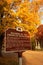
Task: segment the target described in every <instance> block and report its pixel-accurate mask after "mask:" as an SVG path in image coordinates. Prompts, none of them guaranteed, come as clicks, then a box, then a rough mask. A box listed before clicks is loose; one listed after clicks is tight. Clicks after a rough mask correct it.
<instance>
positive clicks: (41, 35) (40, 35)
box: [36, 25, 43, 48]
mask: <svg viewBox="0 0 43 65" xmlns="http://www.w3.org/2000/svg"><path fill="white" fill-rule="evenodd" d="M37 29H38V32H37V33H36V40H37V41H39V43H40V46H41V48H43V25H40V26H39V27H38V28H37Z"/></svg>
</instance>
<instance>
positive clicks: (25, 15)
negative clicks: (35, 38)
mask: <svg viewBox="0 0 43 65" xmlns="http://www.w3.org/2000/svg"><path fill="white" fill-rule="evenodd" d="M39 5H40V2H36V1H32V2H30V1H29V0H1V1H0V31H1V30H2V31H4V30H5V29H7V28H9V27H11V28H15V27H21V28H22V29H23V30H26V31H28V32H30V35H31V36H32V35H34V33H36V31H37V26H39V25H40V17H39V14H38V9H39V7H40V6H39Z"/></svg>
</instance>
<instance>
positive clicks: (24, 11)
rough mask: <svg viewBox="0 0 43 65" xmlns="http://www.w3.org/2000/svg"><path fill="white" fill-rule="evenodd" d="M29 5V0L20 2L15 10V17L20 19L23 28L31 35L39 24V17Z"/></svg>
mask: <svg viewBox="0 0 43 65" xmlns="http://www.w3.org/2000/svg"><path fill="white" fill-rule="evenodd" d="M31 6H32V5H31V3H30V2H29V1H24V3H21V4H20V6H19V8H18V10H17V17H18V18H19V19H20V20H21V24H23V27H24V28H25V30H28V31H29V32H30V34H31V36H32V35H33V34H34V33H35V32H36V30H37V26H38V25H40V19H39V16H38V12H36V11H35V12H34V10H35V8H34V9H33V10H32V8H31ZM25 24H26V25H25ZM26 27H27V28H26ZM32 33H33V34H32Z"/></svg>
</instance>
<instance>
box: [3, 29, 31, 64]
mask: <svg viewBox="0 0 43 65" xmlns="http://www.w3.org/2000/svg"><path fill="white" fill-rule="evenodd" d="M4 46H5V48H4V51H5V52H6V53H10V52H18V57H19V65H22V61H21V60H22V52H23V51H26V50H30V49H31V43H30V35H29V33H28V32H26V31H17V30H16V29H8V30H6V32H5V37H4Z"/></svg>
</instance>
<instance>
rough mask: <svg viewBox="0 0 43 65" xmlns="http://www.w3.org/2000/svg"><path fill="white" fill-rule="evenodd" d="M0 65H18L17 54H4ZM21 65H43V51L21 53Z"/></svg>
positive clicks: (0, 58)
mask: <svg viewBox="0 0 43 65" xmlns="http://www.w3.org/2000/svg"><path fill="white" fill-rule="evenodd" d="M0 65H18V54H17V53H11V54H4V53H3V57H0ZM22 65H43V51H26V52H23V53H22Z"/></svg>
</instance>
